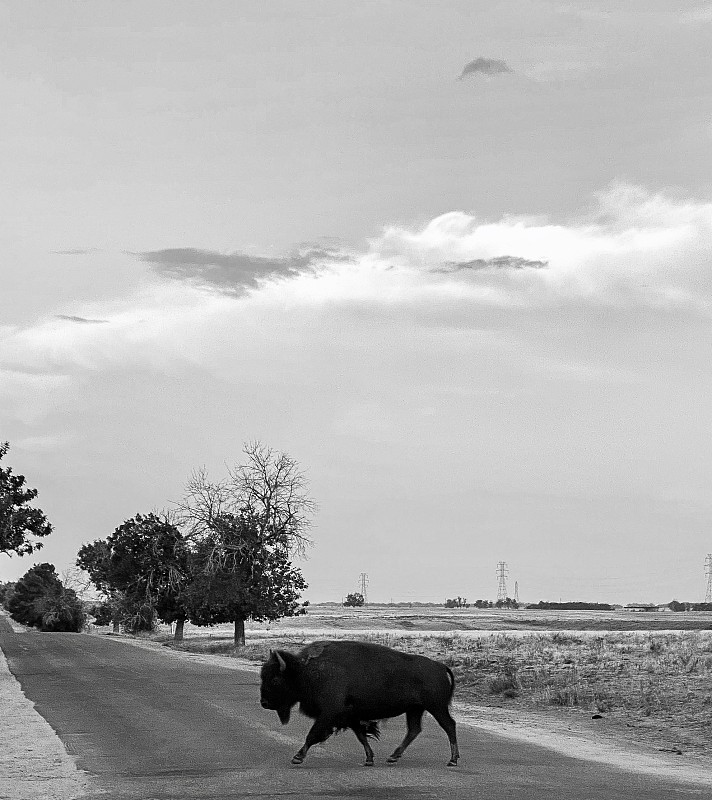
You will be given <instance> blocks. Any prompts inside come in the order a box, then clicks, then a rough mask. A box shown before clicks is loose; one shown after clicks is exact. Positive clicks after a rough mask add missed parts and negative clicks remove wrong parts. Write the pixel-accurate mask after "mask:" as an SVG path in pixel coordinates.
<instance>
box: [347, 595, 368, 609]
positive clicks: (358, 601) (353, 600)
mask: <svg viewBox="0 0 712 800" xmlns="http://www.w3.org/2000/svg"><path fill="white" fill-rule="evenodd" d="M364 602H365V600H364V597H363V595H362V594H361V592H353V593H352V594H347V595H346V600H344V605H345V606H351V607H352V608H355V607H357V606H362V605H363V604H364Z"/></svg>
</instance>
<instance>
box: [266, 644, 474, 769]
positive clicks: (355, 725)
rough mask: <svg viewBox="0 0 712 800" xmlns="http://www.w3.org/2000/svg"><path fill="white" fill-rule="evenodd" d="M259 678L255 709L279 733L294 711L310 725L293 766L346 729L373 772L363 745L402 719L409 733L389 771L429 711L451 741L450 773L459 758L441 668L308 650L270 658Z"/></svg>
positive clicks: (368, 654)
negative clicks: (266, 713) (269, 716)
mask: <svg viewBox="0 0 712 800" xmlns="http://www.w3.org/2000/svg"><path fill="white" fill-rule="evenodd" d="M260 676H261V679H262V685H261V689H260V694H261V697H260V700H261V704H262V707H263V708H268V709H271V710H273V711H276V712H277V714H278V715H279V719H280V722H281V723H282V725H286V724H287V723H288V722H289V717H290V714H291V711H292V708H293V707H294V706H295V705H296V704H297V703H299V709H300V711H301V712H302V713H303V714H305V715H306V716H307V717H311V719H313V720H314V724H313V725H312V727H311V729H310V730H309V733H308V734H307V738H306V741H305V742H304V745H303V746H302V748H301V749H300V750H299V751H298V752H297V753H296V754H295V755H294V757H293V758H292V764H301V763H302V761H304V757H305V756H306V754H307V751H308V750H309V748H310V747H311V746H312V745H314V744H318V743H319V742H324V741H326V740H327V739H328V738H329V736H331V734H332V733H334V731H342V730H346V729H347V728H349V729H351V730H352V731H353V732H354V733H355V734H356V738H357V739H358V740H359V742H361V744H362V745H363V749H364V750H365V752H366V761H365V764H364V766H367V767H372V766H373V750H372V749H371V746H370V745H369V742H368V739H369V738H375V739H377V738H378V735H379V730H378V720H382V719H388V718H390V717H398V716H400V715H401V714H405V715H406V722H407V725H408V731H407V733H406V735H405V738H404V739H403V741H402V742H401V744H400V745H399V746H398V747H397V748H396V749H395V751H394V752H393V754H392V755H391V756H390V757H389V758H388V763H390V764H392V763H395V762H396V761H398V759H399V758H400V757H401V756H402V755H403V753H404V752H405V749H406V748H407V747H408V745H409V744H410V743H411V742H412V741H413V739H415V737H416V736H417V735H418V734H419V733H420V731H421V730H422V727H421V720H422V718H423V714H424V713H425V712H426V711H428V712H429V713H430V714H432V715H433V717H435V719H436V720H437V721H438V723H439V724H440V726H441V727H442V728H443V729H444V731H445V733H447V736H448V739H449V740H450V761H448V764H447V765H448V767H454V766H457V760H458V758H459V757H460V753H459V750H458V747H457V735H456V732H455V720H454V719H453V718H452V717H451V716H450V711H449V705H450V702H451V701H452V695H453V691H454V689H455V678H454V676H453V674H452V670H451V669H449V668H448V667H446V666H445V665H444V664H440V663H439V662H437V661H433V660H432V659H430V658H426V657H425V656H418V655H411V654H409V653H401V652H399V651H398V650H392V649H391V648H389V647H383V646H382V645H378V644H367V643H366V642H351V641H339V642H313V643H312V644H310V645H307V647H305V648H304V649H303V650H301V651H300V652H299V653H289V652H287V651H285V650H275V651H270V657H269V659H268V660H267V661H266V662H265V663H264V664H263V666H262V671H261V673H260Z"/></svg>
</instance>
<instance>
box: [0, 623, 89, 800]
mask: <svg viewBox="0 0 712 800" xmlns="http://www.w3.org/2000/svg"><path fill="white" fill-rule="evenodd" d="M3 623H4V624H6V625H8V626H9V627H11V629H12V630H13V633H14V634H15V635H19V636H21V635H24V636H34V635H39V634H36V633H32V632H27V633H25V630H26V629H25V628H23V626H18V625H17V623H14V622H12V623H11V622H10V620H9V618H8V617H7V615H6V614H4V613H3V614H2V616H1V617H0V625H3ZM6 630H7V628H6ZM0 709H1V711H0V800H73V798H77V797H79V796H81V795H82V794H83V793H84V792H85V791H86V788H87V779H86V777H85V775H84V773H83V772H82V771H81V770H79V769H77V766H76V764H75V762H74V759H73V758H72V757H71V756H70V755H69V754H68V753H67V751H66V750H65V748H64V745H63V744H62V741H61V740H60V738H59V736H57V734H56V733H55V732H54V730H53V729H52V727H51V726H50V725H49V723H48V722H47V721H46V720H45V719H44V718H43V717H42V716H41V715H40V714H38V713H37V711H36V710H35V707H34V704H33V703H32V702H31V701H30V700H28V699H27V698H26V697H25V695H24V694H23V693H22V689H21V688H20V684H19V683H18V682H17V680H16V679H15V677H14V675H13V674H12V673H11V672H10V670H9V668H8V665H7V660H6V659H5V655H4V654H3V652H2V649H0Z"/></svg>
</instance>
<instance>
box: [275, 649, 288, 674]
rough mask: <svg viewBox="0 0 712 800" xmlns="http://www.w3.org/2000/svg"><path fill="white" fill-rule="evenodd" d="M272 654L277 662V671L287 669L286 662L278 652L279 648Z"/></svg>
mask: <svg viewBox="0 0 712 800" xmlns="http://www.w3.org/2000/svg"><path fill="white" fill-rule="evenodd" d="M274 654H275V656H277V661H278V662H279V671H280V672H284V670H285V669H287V662H286V661H285V660H284V659H283V658H282V656H281V655H280V654H279V650H275V651H274Z"/></svg>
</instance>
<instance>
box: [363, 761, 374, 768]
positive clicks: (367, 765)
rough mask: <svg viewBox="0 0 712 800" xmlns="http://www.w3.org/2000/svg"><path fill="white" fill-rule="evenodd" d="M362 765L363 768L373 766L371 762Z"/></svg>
mask: <svg viewBox="0 0 712 800" xmlns="http://www.w3.org/2000/svg"><path fill="white" fill-rule="evenodd" d="M363 765H364V767H372V766H373V761H364V762H363Z"/></svg>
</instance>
